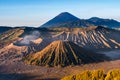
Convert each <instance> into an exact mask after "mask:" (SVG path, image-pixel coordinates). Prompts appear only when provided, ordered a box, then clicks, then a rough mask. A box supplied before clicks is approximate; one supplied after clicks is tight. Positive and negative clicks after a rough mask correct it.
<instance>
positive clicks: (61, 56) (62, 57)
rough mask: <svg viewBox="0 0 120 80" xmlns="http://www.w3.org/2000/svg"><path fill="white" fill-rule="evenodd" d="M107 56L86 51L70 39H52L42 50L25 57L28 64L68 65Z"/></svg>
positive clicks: (99, 59)
mask: <svg viewBox="0 0 120 80" xmlns="http://www.w3.org/2000/svg"><path fill="white" fill-rule="evenodd" d="M105 59H106V60H107V59H108V58H107V57H105V56H104V55H101V54H96V53H94V52H91V51H87V50H85V49H83V48H81V47H79V46H78V45H76V44H74V43H73V42H70V41H54V42H52V43H51V44H50V45H48V46H47V47H46V48H44V49H43V50H42V51H40V52H37V53H36V54H33V55H31V56H28V57H27V58H26V62H27V63H28V64H33V65H41V66H46V65H47V66H58V65H59V66H68V65H80V64H86V63H92V62H99V61H104V60H105Z"/></svg>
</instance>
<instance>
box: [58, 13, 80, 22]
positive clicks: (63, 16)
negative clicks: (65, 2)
mask: <svg viewBox="0 0 120 80" xmlns="http://www.w3.org/2000/svg"><path fill="white" fill-rule="evenodd" d="M56 17H61V18H71V19H76V20H79V18H77V17H75V16H74V15H72V14H70V13H68V12H62V13H60V14H59V15H58V16H56Z"/></svg>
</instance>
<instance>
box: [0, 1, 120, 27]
mask: <svg viewBox="0 0 120 80" xmlns="http://www.w3.org/2000/svg"><path fill="white" fill-rule="evenodd" d="M119 3H120V1H119V0H116V1H115V0H114V1H113V0H76V1H73V0H61V1H56V0H1V1H0V26H35V27H38V26H40V25H42V24H44V23H45V22H47V21H48V20H50V19H52V18H53V17H55V16H56V15H58V14H60V13H61V12H69V13H71V14H73V15H75V16H77V17H78V18H80V19H88V18H91V17H100V18H109V19H115V20H118V21H120V18H119V17H120V15H119V13H120V10H119V7H120V5H119Z"/></svg>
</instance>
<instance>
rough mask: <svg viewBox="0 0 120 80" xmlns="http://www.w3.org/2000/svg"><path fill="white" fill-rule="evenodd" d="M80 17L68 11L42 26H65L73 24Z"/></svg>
mask: <svg viewBox="0 0 120 80" xmlns="http://www.w3.org/2000/svg"><path fill="white" fill-rule="evenodd" d="M79 20H80V19H79V18H77V17H75V16H74V15H72V14H70V13H68V12H63V13H61V14H59V15H57V16H56V17H54V18H53V19H51V20H50V21H48V22H47V23H45V24H43V25H42V26H41V27H61V26H62V27H65V26H66V25H67V26H69V25H72V23H71V22H77V21H79Z"/></svg>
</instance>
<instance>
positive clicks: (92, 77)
mask: <svg viewBox="0 0 120 80" xmlns="http://www.w3.org/2000/svg"><path fill="white" fill-rule="evenodd" d="M61 80H120V70H112V71H109V72H108V74H105V72H104V71H103V70H94V71H84V72H81V73H79V74H77V75H71V76H65V77H64V78H62V79H61Z"/></svg>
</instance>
